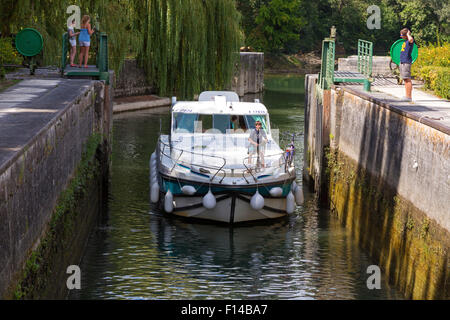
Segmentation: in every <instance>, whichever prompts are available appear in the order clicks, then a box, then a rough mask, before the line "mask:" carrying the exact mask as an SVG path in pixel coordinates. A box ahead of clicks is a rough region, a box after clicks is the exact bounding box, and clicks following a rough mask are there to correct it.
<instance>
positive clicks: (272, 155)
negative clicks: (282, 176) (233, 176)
mask: <svg viewBox="0 0 450 320" xmlns="http://www.w3.org/2000/svg"><path fill="white" fill-rule="evenodd" d="M276 156H278V157H280V158H282V159H283V163H281V164H280V165H279V166H269V168H270V167H273V168H275V167H278V168H282V167H283V166H284V164H285V162H286V159H285V157H284V151H283V152H280V153H276V154H271V155H267V156H266V155H264V158H265V159H266V158H270V157H276ZM249 158H250V156H247V157H245V158H243V159H242V164H243V165H244V167H245V168H246V169H247V172H249V173H250V174H251V176H252V177H253V180H255V182H258V179H257V178H256V177H255V176H254V175H253V173H252V170H251V169H250V168H249V167H247V165H246V164H245V160H246V159H249ZM266 168H267V167H266ZM285 172H286V167H285ZM243 175H244V173H243ZM244 179H245V176H244ZM245 181H247V179H245ZM247 183H248V181H247Z"/></svg>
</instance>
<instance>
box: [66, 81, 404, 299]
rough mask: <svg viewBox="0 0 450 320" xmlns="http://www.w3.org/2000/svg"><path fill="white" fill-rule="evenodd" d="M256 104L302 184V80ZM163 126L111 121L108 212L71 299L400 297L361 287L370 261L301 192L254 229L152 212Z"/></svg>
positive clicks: (158, 113) (156, 121) (133, 117)
mask: <svg viewBox="0 0 450 320" xmlns="http://www.w3.org/2000/svg"><path fill="white" fill-rule="evenodd" d="M253 98H255V97H254V96H248V97H246V99H247V100H249V99H253ZM258 98H260V99H261V100H263V103H264V104H265V105H266V106H267V107H268V109H269V111H270V115H271V122H272V127H273V128H278V129H279V130H280V132H281V133H282V134H281V144H282V145H285V144H287V142H288V139H284V136H285V135H284V134H283V133H285V134H289V133H293V132H295V133H296V138H295V139H296V141H295V144H296V148H297V153H296V159H295V161H296V166H297V182H298V184H301V176H302V174H301V173H302V161H303V122H304V117H303V115H304V77H302V76H297V75H295V76H289V75H283V76H267V77H266V79H265V91H264V94H262V95H261V96H259V97H258ZM160 124H161V127H162V131H163V132H167V130H168V128H169V110H168V108H161V109H153V110H149V111H144V112H134V113H127V114H120V115H117V116H115V118H114V128H113V130H114V146H113V157H112V162H113V166H112V175H111V190H110V199H109V209H108V214H107V216H105V217H104V219H103V221H102V222H101V223H100V224H99V225H98V226H96V227H95V229H94V230H93V231H92V233H91V236H90V238H89V241H88V244H87V247H86V249H85V253H84V257H83V260H82V263H81V265H80V268H81V275H82V277H81V290H73V291H72V292H71V293H70V295H69V299H400V298H401V294H400V293H399V292H396V291H395V290H394V289H392V288H390V287H389V286H388V284H387V282H386V279H384V278H383V277H382V278H381V289H379V290H378V289H374V290H369V289H368V288H367V284H366V282H367V279H368V277H369V276H370V274H367V267H368V266H370V265H372V264H373V261H371V260H370V259H369V257H368V256H367V255H366V253H365V252H364V251H362V250H361V249H360V248H359V247H358V244H357V243H356V242H355V241H353V240H352V239H351V237H350V235H349V234H348V233H347V232H346V230H345V229H344V228H343V227H342V226H341V225H340V224H339V222H338V221H337V219H336V218H335V217H334V216H332V215H330V213H329V212H328V211H327V210H323V209H318V208H317V207H316V205H315V202H314V200H313V195H312V194H309V193H308V192H307V191H306V190H305V205H304V206H302V207H298V209H297V210H296V211H295V213H294V214H292V215H290V216H289V217H288V218H286V219H282V220H278V221H276V222H270V223H265V224H259V225H251V226H241V227H234V228H230V227H227V226H218V225H214V224H205V223H187V222H185V221H183V220H180V219H179V218H173V217H167V216H165V215H163V214H162V213H160V212H156V211H154V210H152V209H151V207H150V204H149V202H150V201H149V168H148V162H149V158H150V154H151V153H152V152H153V150H154V149H155V144H156V140H157V136H158V134H159V130H160ZM305 189H306V188H305Z"/></svg>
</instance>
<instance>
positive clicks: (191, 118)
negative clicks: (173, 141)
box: [173, 112, 198, 133]
mask: <svg viewBox="0 0 450 320" xmlns="http://www.w3.org/2000/svg"><path fill="white" fill-rule="evenodd" d="M197 119H198V114H197V113H183V112H177V113H174V114H173V121H174V126H173V127H174V128H173V129H174V131H175V132H176V133H181V132H185V133H194V124H195V122H196V121H197Z"/></svg>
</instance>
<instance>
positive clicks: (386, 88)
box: [344, 78, 450, 132]
mask: <svg viewBox="0 0 450 320" xmlns="http://www.w3.org/2000/svg"><path fill="white" fill-rule="evenodd" d="M394 81H395V78H392V83H390V82H391V81H390V80H389V79H381V80H379V81H378V85H377V82H376V81H375V82H374V83H373V84H372V88H371V90H372V91H371V92H366V91H364V90H363V87H362V86H361V85H350V86H348V85H344V87H348V88H351V89H352V90H355V91H358V92H359V93H360V94H362V95H368V96H370V97H373V98H376V99H377V100H379V101H382V102H383V103H386V104H389V105H391V106H394V107H395V108H397V109H400V110H401V111H402V112H404V113H406V114H410V115H413V118H414V119H417V120H418V121H420V122H423V120H425V119H426V120H430V121H431V122H433V123H435V124H436V128H439V130H443V131H445V132H450V101H449V100H445V99H442V98H439V97H437V96H435V95H433V94H431V93H427V92H425V91H423V90H421V89H420V88H421V87H422V85H420V84H417V82H416V83H415V82H413V84H414V85H413V91H412V100H413V101H412V102H408V101H404V100H403V99H402V98H403V97H404V96H405V86H404V85H397V84H396V83H394ZM428 122H429V121H428Z"/></svg>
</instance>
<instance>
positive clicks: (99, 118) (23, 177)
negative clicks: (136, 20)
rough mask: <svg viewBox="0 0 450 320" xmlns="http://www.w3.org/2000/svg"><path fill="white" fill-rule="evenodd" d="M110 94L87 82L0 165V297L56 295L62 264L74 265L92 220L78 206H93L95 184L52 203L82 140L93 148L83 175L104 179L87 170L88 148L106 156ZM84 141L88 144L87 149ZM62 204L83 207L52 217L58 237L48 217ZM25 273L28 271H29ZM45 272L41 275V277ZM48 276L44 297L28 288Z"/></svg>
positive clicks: (70, 174) (70, 173) (69, 176)
mask: <svg viewBox="0 0 450 320" xmlns="http://www.w3.org/2000/svg"><path fill="white" fill-rule="evenodd" d="M112 96H113V92H112V89H111V88H110V87H109V86H106V85H105V84H104V82H101V81H91V84H90V85H89V86H87V87H86V89H85V90H83V91H82V93H81V94H80V95H79V96H78V97H77V98H76V99H74V100H73V101H70V102H69V103H68V104H67V106H65V107H64V108H63V110H61V111H59V112H58V114H57V115H56V116H55V117H54V118H53V119H52V120H51V121H50V122H49V123H47V124H46V125H45V127H43V129H42V130H40V132H39V133H38V134H37V135H35V136H34V137H33V139H31V141H29V142H28V144H26V146H25V147H24V148H23V149H22V150H21V151H20V152H18V153H17V154H16V155H15V156H14V157H13V158H12V159H10V161H8V162H7V163H6V164H5V165H4V166H2V168H0V297H3V298H14V294H15V292H16V291H17V292H19V296H16V298H42V297H44V298H62V297H63V296H62V295H63V294H64V292H65V291H66V290H67V288H65V280H63V279H64V277H67V275H65V271H66V267H67V266H68V265H70V264H78V263H79V259H80V258H81V253H82V248H83V244H84V241H86V239H87V234H88V231H89V223H92V221H93V219H94V217H95V215H94V214H92V211H89V210H88V209H87V206H85V204H86V203H89V201H91V206H92V207H93V208H94V210H97V211H98V203H97V204H96V203H95V202H94V201H95V196H94V195H95V192H97V191H98V189H99V186H95V185H94V186H89V185H88V186H82V185H79V186H75V187H73V190H72V191H73V194H69V196H68V197H66V198H70V199H66V200H64V201H66V202H67V201H69V202H70V203H69V205H68V204H67V203H60V201H61V198H62V195H64V192H66V191H67V188H68V187H69V185H70V183H71V182H72V181H73V179H74V178H75V176H76V175H77V174H79V173H78V172H76V168H77V167H78V166H79V164H80V161H81V160H82V155H83V154H85V153H86V148H87V144H88V143H90V144H91V147H93V153H91V156H90V158H89V159H86V161H87V162H86V170H87V171H86V172H85V174H86V175H87V176H88V177H90V178H92V177H94V176H95V177H99V179H102V178H104V177H101V176H102V174H105V172H104V171H102V170H104V169H105V168H104V167H103V168H97V170H100V171H102V172H100V173H98V172H88V171H93V170H94V169H93V167H94V163H96V161H95V159H96V157H98V152H95V149H98V148H102V151H103V155H104V159H106V160H105V161H107V159H108V154H109V152H110V146H109V141H110V135H111V131H112V127H111V126H112V121H111V120H112V100H111V99H112ZM94 136H95V137H99V138H98V140H95V139H94V140H93V137H94ZM92 141H95V143H94V145H93V146H92ZM91 166H92V168H91ZM91 174H92V176H91ZM88 180H89V179H88ZM91 180H92V179H91ZM77 181H81V180H77ZM89 181H90V180H89ZM92 181H93V180H92ZM94 184H95V183H94ZM77 188H86V189H87V190H90V191H88V192H93V194H90V195H88V196H87V198H86V199H79V198H76V195H78V194H81V192H80V190H78V189H77ZM66 193H67V192H66ZM89 198H90V199H89ZM83 201H84V202H83ZM63 206H67V207H68V208H69V207H70V208H76V207H79V206H84V209H80V210H79V212H78V216H77V215H74V216H73V217H74V218H73V219H72V216H70V214H71V213H70V212H67V211H68V210H66V211H64V212H62V214H63V216H65V215H67V216H70V217H71V218H70V219H71V220H68V219H67V218H66V217H59V218H61V219H65V220H64V225H61V228H60V229H61V234H58V232H59V231H57V230H56V229H55V226H54V225H53V224H58V223H59V224H61V223H60V222H59V221H58V220H57V219H55V214H56V211H57V210H58V209H59V207H63ZM97 214H98V213H97ZM57 218H58V217H57ZM49 233H50V234H49ZM67 235H68V236H67ZM64 241H67V242H68V243H63V242H64ZM42 246H44V249H42V250H44V251H45V250H47V251H48V248H53V249H52V250H53V251H52V254H54V255H53V256H46V257H40V256H39V254H40V253H38V251H39V250H38V248H41V247H42ZM44 258H45V259H44ZM47 260H54V261H47ZM66 264H67V265H66ZM29 267H31V268H29ZM25 269H26V271H25V272H24V270H25ZM33 270H35V271H36V272H35V273H36V275H31V274H32V272H31V271H33ZM44 272H45V274H41V273H44ZM26 273H28V274H26ZM61 275H63V278H62V279H61ZM30 276H32V278H30ZM27 277H28V278H29V279H27ZM41 277H42V278H41ZM45 277H47V279H43V278H45ZM49 279H50V282H51V281H52V279H53V281H56V279H58V281H59V283H58V284H56V285H57V286H58V288H56V289H55V290H54V291H51V292H48V290H47V293H46V294H44V295H36V294H37V293H36V292H35V291H36V290H38V291H39V290H42V289H43V288H46V287H47V284H46V281H47V280H49ZM18 284H19V286H20V285H21V286H22V288H21V289H17V286H18ZM25 286H28V287H34V286H36V290H34V288H31V289H29V288H26V289H25V288H24V287H25ZM21 291H26V292H25V293H27V294H28V295H25V296H24V293H23V292H21Z"/></svg>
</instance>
